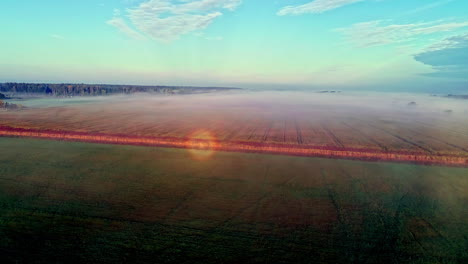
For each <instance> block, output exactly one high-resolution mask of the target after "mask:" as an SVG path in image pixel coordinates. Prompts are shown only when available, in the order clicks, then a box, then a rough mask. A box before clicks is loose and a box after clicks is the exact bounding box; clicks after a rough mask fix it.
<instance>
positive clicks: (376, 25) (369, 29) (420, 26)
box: [338, 21, 468, 47]
mask: <svg viewBox="0 0 468 264" xmlns="http://www.w3.org/2000/svg"><path fill="white" fill-rule="evenodd" d="M463 27H468V22H453V23H442V22H440V21H437V22H428V23H415V24H393V25H384V21H370V22H364V23H358V24H354V25H352V26H351V27H348V28H341V29H338V31H339V32H342V33H343V34H344V35H345V36H346V37H347V39H348V40H349V41H350V42H352V43H354V44H355V45H356V46H358V47H370V46H379V45H385V44H392V43H403V42H407V41H411V40H414V39H415V38H416V37H417V36H421V35H429V34H433V33H437V32H448V31H452V30H455V29H459V28H463Z"/></svg>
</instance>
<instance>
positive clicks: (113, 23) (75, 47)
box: [0, 0, 468, 91]
mask: <svg viewBox="0 0 468 264" xmlns="http://www.w3.org/2000/svg"><path fill="white" fill-rule="evenodd" d="M0 23H1V25H2V27H0V34H1V35H2V36H3V37H2V41H1V42H0V47H1V51H0V81H34V82H80V83H81V82H92V83H131V84H170V85H226V86H240V87H285V88H287V87H291V88H293V87H303V88H311V89H315V88H328V87H333V88H340V89H373V90H391V89H395V90H400V91H401V90H408V91H416V90H422V91H431V90H434V91H435V90H437V91H440V90H441V91H445V90H446V91H452V90H462V91H463V89H465V90H468V88H467V86H468V77H467V76H468V63H467V61H468V60H467V54H468V1H465V0H315V1H312V0H274V1H264V0H81V1H58V0H54V1H52V0H42V1H41V0H34V1H33V0H2V1H1V2H0Z"/></svg>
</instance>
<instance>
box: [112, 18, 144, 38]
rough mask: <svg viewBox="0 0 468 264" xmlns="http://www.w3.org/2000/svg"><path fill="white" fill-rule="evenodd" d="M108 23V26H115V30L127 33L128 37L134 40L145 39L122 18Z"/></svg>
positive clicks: (113, 19)
mask: <svg viewBox="0 0 468 264" xmlns="http://www.w3.org/2000/svg"><path fill="white" fill-rule="evenodd" d="M106 23H107V24H108V25H111V26H114V27H115V28H117V29H118V30H120V31H121V32H123V33H125V34H126V35H127V36H129V37H131V38H133V39H145V36H143V35H142V34H140V33H139V32H137V31H135V30H133V29H132V28H131V27H129V26H128V25H127V23H126V22H125V21H124V20H123V19H122V18H120V17H114V18H112V19H111V20H109V21H107V22H106Z"/></svg>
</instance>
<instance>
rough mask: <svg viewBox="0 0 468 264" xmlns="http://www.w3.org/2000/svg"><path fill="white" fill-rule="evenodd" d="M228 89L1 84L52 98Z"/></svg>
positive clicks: (13, 90) (3, 87)
mask: <svg viewBox="0 0 468 264" xmlns="http://www.w3.org/2000/svg"><path fill="white" fill-rule="evenodd" d="M230 89H238V88H226V87H193V86H139V85H109V84H66V83H62V84H48V83H0V92H8V93H28V94H43V95H50V96H98V95H114V94H133V93H161V94H190V93H204V92H213V91H217V90H230Z"/></svg>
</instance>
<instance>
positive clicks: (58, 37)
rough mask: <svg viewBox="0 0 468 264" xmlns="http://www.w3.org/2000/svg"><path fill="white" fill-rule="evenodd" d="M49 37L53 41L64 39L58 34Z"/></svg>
mask: <svg viewBox="0 0 468 264" xmlns="http://www.w3.org/2000/svg"><path fill="white" fill-rule="evenodd" d="M50 37H51V38H54V39H65V37H64V36H62V35H59V34H51V35H50Z"/></svg>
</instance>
